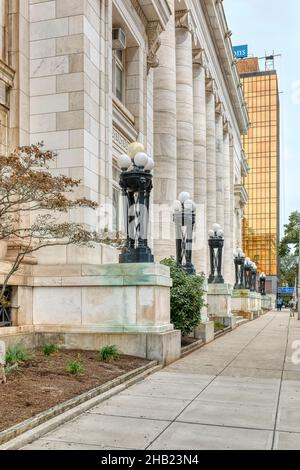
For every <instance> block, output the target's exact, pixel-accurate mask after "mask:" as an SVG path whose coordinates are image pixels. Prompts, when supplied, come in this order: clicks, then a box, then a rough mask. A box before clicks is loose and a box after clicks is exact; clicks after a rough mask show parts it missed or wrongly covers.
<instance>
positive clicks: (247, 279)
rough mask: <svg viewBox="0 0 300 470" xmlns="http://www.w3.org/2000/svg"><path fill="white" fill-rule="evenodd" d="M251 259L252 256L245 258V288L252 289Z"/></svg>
mask: <svg viewBox="0 0 300 470" xmlns="http://www.w3.org/2000/svg"><path fill="white" fill-rule="evenodd" d="M251 274H252V273H251V260H250V258H246V259H245V264H244V284H245V289H248V290H250V289H251V281H252V278H251Z"/></svg>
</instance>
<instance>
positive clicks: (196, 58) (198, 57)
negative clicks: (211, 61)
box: [193, 48, 206, 67]
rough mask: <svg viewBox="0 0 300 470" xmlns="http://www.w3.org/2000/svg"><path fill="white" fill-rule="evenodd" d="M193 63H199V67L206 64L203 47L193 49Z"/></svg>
mask: <svg viewBox="0 0 300 470" xmlns="http://www.w3.org/2000/svg"><path fill="white" fill-rule="evenodd" d="M193 65H199V66H200V67H205V66H206V59H205V52H204V49H201V48H197V49H193Z"/></svg>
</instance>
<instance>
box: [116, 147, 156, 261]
mask: <svg viewBox="0 0 300 470" xmlns="http://www.w3.org/2000/svg"><path fill="white" fill-rule="evenodd" d="M132 145H133V146H135V147H133V148H136V149H137V150H141V149H143V147H142V146H141V144H138V143H134V144H132ZM119 165H120V168H121V170H122V173H121V176H120V187H121V189H122V196H123V203H124V222H125V232H126V245H125V247H124V249H123V252H122V253H121V254H120V256H119V262H120V263H153V261H154V257H153V255H152V253H151V250H150V248H149V246H148V223H149V206H150V193H151V190H152V174H151V170H152V169H153V167H154V162H153V160H152V158H150V157H148V156H147V155H146V154H145V153H144V152H143V151H137V152H136V153H134V154H133V158H132V159H131V158H130V157H129V156H128V155H121V156H120V158H119Z"/></svg>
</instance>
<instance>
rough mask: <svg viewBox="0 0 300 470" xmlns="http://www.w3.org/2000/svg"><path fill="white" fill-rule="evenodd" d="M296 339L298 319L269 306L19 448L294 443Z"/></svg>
mask: <svg viewBox="0 0 300 470" xmlns="http://www.w3.org/2000/svg"><path fill="white" fill-rule="evenodd" d="M295 340H298V341H299V345H298V349H299V350H300V321H297V320H296V319H290V318H289V312H288V311H283V312H281V313H277V312H271V313H269V314H267V315H264V316H262V317H260V318H259V319H258V320H255V321H253V322H250V323H247V324H245V325H243V326H241V327H240V328H238V329H237V330H235V331H233V332H231V333H229V334H227V335H225V336H223V337H221V338H220V339H218V340H216V341H214V342H213V343H210V344H208V345H207V346H205V347H204V348H201V349H200V350H198V351H196V352H194V353H192V354H190V355H189V356H187V357H185V358H184V359H181V360H179V361H178V362H176V363H174V364H172V365H170V366H169V367H167V368H165V369H163V370H162V371H160V372H157V373H156V374H154V375H152V376H150V377H149V378H147V379H146V380H144V381H143V382H141V383H139V384H137V385H134V386H133V387H131V388H129V389H127V390H126V391H124V392H122V393H120V394H119V395H117V396H115V397H113V398H111V399H109V400H107V401H106V402H104V403H102V404H101V405H99V406H97V407H96V408H94V409H91V410H90V411H89V412H86V413H84V414H82V415H81V416H80V417H79V418H76V419H75V420H73V421H71V422H68V423H66V424H64V425H62V426H60V427H59V428H57V429H56V430H55V431H53V432H51V433H49V434H47V435H46V436H44V437H43V438H42V439H40V440H38V441H35V442H34V443H32V444H31V445H28V446H26V447H25V449H98V450H102V449H117V448H119V449H172V450H173V449H178V450H182V449H195V450H196V449H197V450H198V449H199V450H200V449H300V364H299V365H294V364H293V363H292V361H291V356H292V354H293V353H295V351H294V350H293V349H292V345H293V342H294V341H295ZM295 357H298V360H299V362H300V352H299V353H298V356H297V354H295Z"/></svg>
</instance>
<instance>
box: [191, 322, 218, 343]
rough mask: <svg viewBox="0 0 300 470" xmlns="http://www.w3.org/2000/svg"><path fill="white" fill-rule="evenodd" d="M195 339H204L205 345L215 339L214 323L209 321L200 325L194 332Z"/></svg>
mask: <svg viewBox="0 0 300 470" xmlns="http://www.w3.org/2000/svg"><path fill="white" fill-rule="evenodd" d="M194 337H195V339H202V341H203V342H204V343H210V342H211V341H213V340H214V339H215V329H214V322H213V321H209V320H208V321H207V322H205V323H199V325H198V326H196V328H195V330H194Z"/></svg>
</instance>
